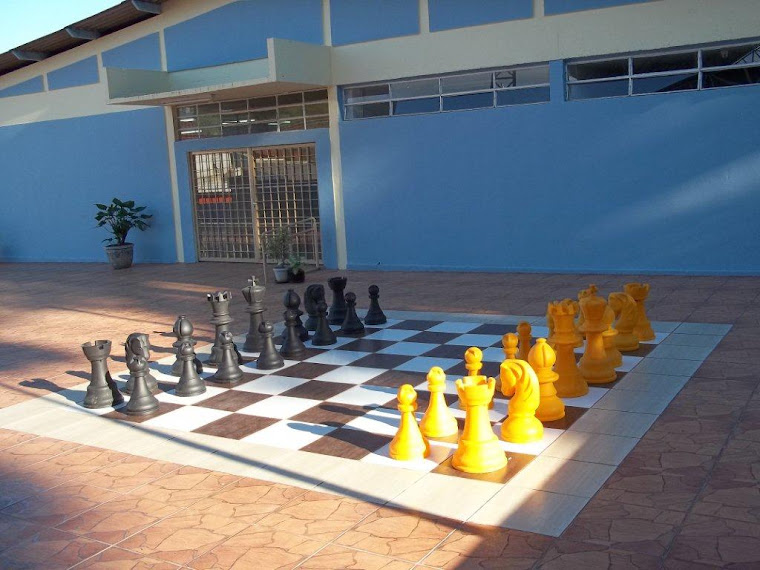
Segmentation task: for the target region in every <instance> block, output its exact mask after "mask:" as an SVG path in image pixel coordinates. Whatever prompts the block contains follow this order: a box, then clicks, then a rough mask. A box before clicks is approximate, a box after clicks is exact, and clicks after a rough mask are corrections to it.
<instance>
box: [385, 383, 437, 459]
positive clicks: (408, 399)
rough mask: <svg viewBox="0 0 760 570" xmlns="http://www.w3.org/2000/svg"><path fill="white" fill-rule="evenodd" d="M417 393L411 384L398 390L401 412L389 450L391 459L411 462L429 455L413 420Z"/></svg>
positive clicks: (418, 428)
mask: <svg viewBox="0 0 760 570" xmlns="http://www.w3.org/2000/svg"><path fill="white" fill-rule="evenodd" d="M416 403H417V392H415V390H414V388H413V387H412V385H411V384H404V385H402V386H401V387H400V388H399V389H398V410H399V412H401V424H400V425H399V428H398V431H397V432H396V435H395V436H394V437H393V440H392V441H391V444H390V448H389V455H390V456H391V459H396V460H398V461H412V460H414V459H422V458H424V457H427V456H428V455H430V445H429V444H428V441H427V439H425V436H423V435H422V432H421V431H420V426H418V425H417V420H416V419H415V418H414V409H415V406H414V405H415V404H416Z"/></svg>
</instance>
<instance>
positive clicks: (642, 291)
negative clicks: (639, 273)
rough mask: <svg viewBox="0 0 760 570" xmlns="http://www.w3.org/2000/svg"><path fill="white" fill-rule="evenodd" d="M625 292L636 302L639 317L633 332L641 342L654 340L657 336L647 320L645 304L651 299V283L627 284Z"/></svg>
mask: <svg viewBox="0 0 760 570" xmlns="http://www.w3.org/2000/svg"><path fill="white" fill-rule="evenodd" d="M625 292H626V293H628V294H629V295H630V296H631V297H633V300H634V301H636V310H637V312H638V317H637V319H636V326H635V327H634V329H633V332H634V333H636V336H637V337H639V340H640V341H645V340H652V339H653V338H654V337H655V335H654V331H653V330H652V323H650V322H649V319H648V318H647V310H646V307H645V303H646V300H647V297H649V283H626V284H625Z"/></svg>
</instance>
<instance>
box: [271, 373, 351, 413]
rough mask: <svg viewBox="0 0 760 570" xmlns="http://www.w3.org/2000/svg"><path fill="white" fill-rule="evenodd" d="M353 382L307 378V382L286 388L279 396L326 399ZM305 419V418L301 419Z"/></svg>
mask: <svg viewBox="0 0 760 570" xmlns="http://www.w3.org/2000/svg"><path fill="white" fill-rule="evenodd" d="M352 387H353V384H345V383H342V382H323V381H322V380H309V381H308V382H306V383H304V384H301V385H300V386H295V387H293V388H291V389H290V390H286V391H285V392H283V393H282V394H280V395H281V396H289V397H291V398H306V399H307V400H327V399H328V398H332V397H333V396H337V395H338V394H340V393H342V392H345V391H346V390H348V389H349V388H352ZM303 421H307V420H303Z"/></svg>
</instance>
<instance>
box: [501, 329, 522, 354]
mask: <svg viewBox="0 0 760 570" xmlns="http://www.w3.org/2000/svg"><path fill="white" fill-rule="evenodd" d="M517 342H518V338H517V335H516V334H515V333H507V334H505V335H504V336H503V337H501V347H502V350H503V351H504V359H505V360H514V359H515V358H517Z"/></svg>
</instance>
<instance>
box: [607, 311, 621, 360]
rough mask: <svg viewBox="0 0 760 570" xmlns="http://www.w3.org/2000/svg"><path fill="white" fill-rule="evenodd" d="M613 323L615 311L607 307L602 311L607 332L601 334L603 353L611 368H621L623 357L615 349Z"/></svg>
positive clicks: (615, 333) (615, 334)
mask: <svg viewBox="0 0 760 570" xmlns="http://www.w3.org/2000/svg"><path fill="white" fill-rule="evenodd" d="M613 322H615V311H613V310H612V307H610V306H609V305H607V308H606V309H605V310H604V324H606V325H607V330H606V331H604V332H603V333H602V340H603V341H604V353H605V354H606V355H607V358H608V359H609V361H610V363H611V364H612V367H613V368H617V367H618V366H622V364H623V355H622V354H621V352H620V351H619V350H618V348H617V341H616V337H617V335H618V332H617V329H616V328H614V327H613V326H612V323H613Z"/></svg>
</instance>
